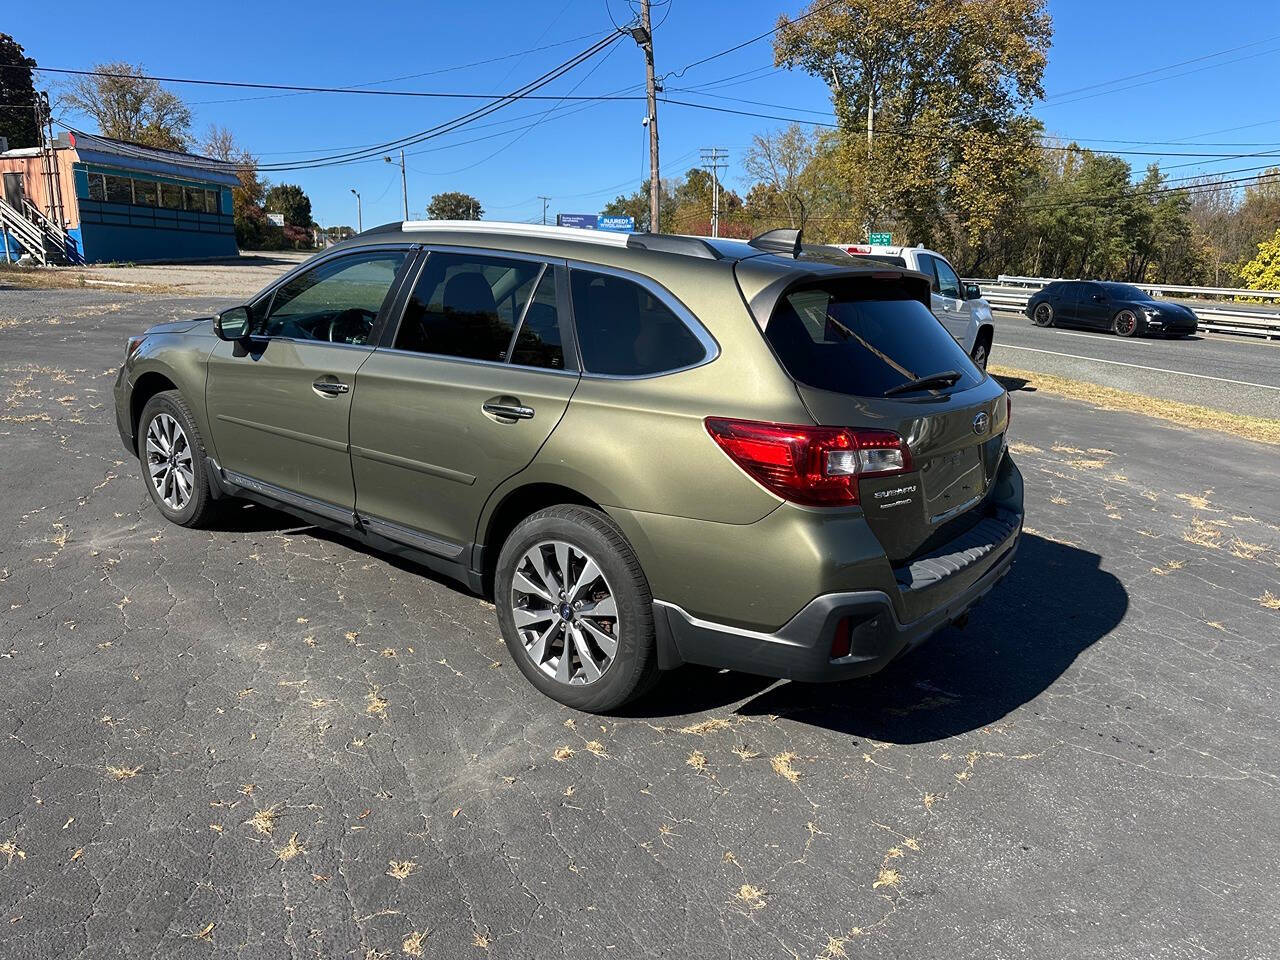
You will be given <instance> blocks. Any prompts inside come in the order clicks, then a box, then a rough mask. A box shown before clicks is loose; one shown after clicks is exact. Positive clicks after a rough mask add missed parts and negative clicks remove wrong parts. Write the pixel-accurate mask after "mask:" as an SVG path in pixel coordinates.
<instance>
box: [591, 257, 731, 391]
mask: <svg viewBox="0 0 1280 960" xmlns="http://www.w3.org/2000/svg"><path fill="white" fill-rule="evenodd" d="M570 276H571V281H570V288H571V291H572V294H573V317H574V321H575V323H576V325H577V331H578V344H579V346H580V347H581V349H582V365H583V367H584V368H585V369H586V371H587V372H588V373H598V374H605V375H608V376H621V377H644V376H653V375H655V374H659V373H668V372H670V371H672V370H680V369H682V368H684V367H691V366H693V365H694V364H696V363H700V362H702V361H703V360H704V359H706V356H707V351H706V348H705V347H704V346H703V345H702V342H701V341H700V340H699V339H698V338H697V337H696V336H695V335H694V333H693V331H692V330H690V329H689V328H688V327H687V326H685V324H684V322H683V321H682V320H681V319H680V318H679V317H677V316H676V315H675V313H673V312H672V310H671V308H670V307H668V306H667V305H666V304H664V303H663V302H662V301H661V300H659V299H658V298H657V297H656V296H654V295H653V294H652V293H650V292H649V291H648V290H646V289H645V288H644V287H642V286H641V285H640V284H638V283H635V282H633V281H631V280H626V279H624V278H622V277H615V276H612V275H610V274H605V273H594V272H592V271H590V270H574V271H572V273H571V275H570Z"/></svg>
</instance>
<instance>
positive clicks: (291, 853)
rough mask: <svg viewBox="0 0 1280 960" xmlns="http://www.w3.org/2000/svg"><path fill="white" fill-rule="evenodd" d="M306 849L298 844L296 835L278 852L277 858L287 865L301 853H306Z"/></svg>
mask: <svg viewBox="0 0 1280 960" xmlns="http://www.w3.org/2000/svg"><path fill="white" fill-rule="evenodd" d="M306 852H307V851H306V849H305V848H304V847H303V846H302V844H300V843H299V842H298V835H297V834H296V833H295V834H293V836H291V837H290V838H289V842H288V843H286V844H285V845H284V846H283V847H281V848H280V849H279V850H277V851H276V856H277V857H279V858H280V859H281V860H282V861H284V862H285V863H288V862H289V861H290V860H292V859H293V858H294V857H296V856H297V855H298V854H300V853H306Z"/></svg>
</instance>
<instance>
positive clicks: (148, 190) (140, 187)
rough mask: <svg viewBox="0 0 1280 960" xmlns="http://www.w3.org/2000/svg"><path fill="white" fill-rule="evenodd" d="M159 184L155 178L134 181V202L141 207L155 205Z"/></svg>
mask: <svg viewBox="0 0 1280 960" xmlns="http://www.w3.org/2000/svg"><path fill="white" fill-rule="evenodd" d="M158 186H159V184H157V183H156V182H155V181H154V180H135V181H133V202H134V203H136V204H138V206H141V207H154V206H155V205H156V196H157V187H158Z"/></svg>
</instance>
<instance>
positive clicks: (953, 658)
mask: <svg viewBox="0 0 1280 960" xmlns="http://www.w3.org/2000/svg"><path fill="white" fill-rule="evenodd" d="M224 303H225V301H211V300H198V299H174V298H164V297H156V296H151V295H142V294H131V293H119V292H114V291H113V292H103V291H95V290H67V291H21V290H0V449H2V450H3V456H2V457H0V494H2V497H0V516H2V517H3V525H4V529H5V530H6V531H7V536H5V537H4V539H3V542H0V613H2V614H3V619H2V621H0V622H2V624H3V626H2V627H0V727H2V730H0V955H2V956H4V957H14V958H27V957H31V958H45V957H58V958H72V957H94V958H98V957H166V958H169V957H182V958H185V957H196V958H209V957H215V958H222V957H227V958H231V957H235V958H258V957H263V958H279V957H299V958H302V957H324V958H338V957H343V958H346V957H351V958H357V960H372V958H377V957H403V956H427V957H449V958H454V957H477V958H482V957H488V956H492V957H501V958H524V957H539V958H544V957H565V958H598V957H603V956H610V955H616V956H619V957H622V956H644V957H680V958H693V957H726V956H731V957H752V958H764V957H778V958H791V957H801V958H811V957H820V958H828V960H829V958H838V957H845V956H849V957H853V956H864V955H865V956H868V957H912V958H929V957H937V958H948V960H952V958H958V957H983V958H990V957H999V958H1003V957H1011V958H1013V957H1026V958H1036V960H1043V958H1054V957H1064V958H1065V957H1072V958H1074V957H1108V958H1111V957H1114V958H1134V957H1148V956H1150V957H1157V956H1158V957H1162V958H1163V957H1170V958H1182V957H1201V956H1213V957H1231V958H1259V960H1262V958H1268V957H1274V956H1275V944H1276V943H1280V912H1278V911H1277V909H1276V903H1277V902H1278V901H1280V874H1278V873H1277V871H1276V869H1275V865H1276V863H1277V861H1280V830H1278V829H1277V824H1278V822H1280V818H1278V817H1277V814H1276V809H1277V802H1276V801H1277V798H1278V788H1280V745H1278V741H1277V737H1276V721H1277V714H1278V712H1280V702H1278V700H1280V698H1278V696H1277V689H1278V684H1277V680H1278V679H1280V655H1278V653H1277V640H1278V639H1280V629H1278V627H1280V609H1276V608H1280V598H1278V597H1277V594H1280V586H1278V585H1277V584H1278V581H1280V498H1278V497H1277V496H1276V492H1275V479H1276V463H1277V451H1276V450H1275V448H1268V447H1264V446H1260V445H1256V444H1252V443H1248V442H1245V441H1238V440H1235V439H1233V438H1230V437H1226V436H1221V435H1213V436H1203V435H1198V434H1193V433H1191V432H1189V431H1185V430H1182V429H1180V428H1178V427H1176V426H1171V425H1168V424H1163V423H1160V422H1157V421H1153V420H1147V419H1145V418H1143V417H1140V416H1137V415H1132V414H1126V413H1121V412H1098V411H1094V410H1090V409H1089V408H1087V407H1085V406H1083V405H1081V404H1078V403H1075V402H1073V401H1068V400H1063V399H1060V398H1055V397H1050V396H1044V395H1038V394H1036V393H1034V392H1028V391H1025V390H1020V391H1018V392H1017V393H1015V395H1014V419H1013V431H1012V434H1013V438H1014V451H1015V456H1016V457H1017V459H1018V462H1019V465H1020V466H1021V468H1022V470H1023V473H1024V475H1025V478H1026V488H1027V526H1028V531H1027V535H1026V537H1025V538H1024V541H1023V544H1022V547H1021V551H1020V555H1019V558H1018V560H1017V563H1016V564H1015V566H1014V570H1013V572H1012V573H1011V574H1010V576H1009V578H1008V579H1007V580H1006V581H1005V582H1004V584H1002V585H1001V586H1000V587H999V588H997V590H996V591H995V592H994V593H993V594H991V595H990V596H989V597H988V598H987V600H986V601H985V602H984V603H983V604H982V605H981V606H980V607H978V608H977V609H976V610H975V611H974V613H973V616H972V618H971V621H970V623H969V625H968V627H967V628H966V629H965V630H963V631H959V630H954V629H949V630H947V631H945V632H944V633H942V634H940V635H939V636H937V637H936V638H934V640H933V641H932V642H931V643H930V644H928V645H927V646H925V647H924V648H923V649H922V650H920V651H919V652H918V653H916V654H914V655H912V656H910V657H908V658H906V659H904V660H902V661H900V662H898V663H897V664H895V665H894V666H893V667H891V668H890V669H889V670H888V671H886V672H885V673H883V674H881V675H879V676H875V677H871V678H868V679H865V680H860V681H856V682H852V683H845V684H840V685H835V686H816V687H815V686H805V685H801V684H792V683H782V682H772V681H768V680H763V679H759V678H754V677H748V676H744V675H737V674H727V673H719V672H716V671H712V670H704V669H694V668H686V669H684V670H681V671H678V672H676V673H673V674H669V675H667V676H666V677H665V679H664V681H663V683H662V684H661V685H660V686H659V688H658V689H657V691H656V692H655V693H654V694H652V695H650V696H649V697H648V698H646V699H645V700H643V701H641V702H640V703H638V704H635V705H633V706H632V707H631V708H629V709H628V711H627V712H626V713H625V714H624V715H619V716H612V717H594V716H590V715H586V714H580V713H577V712H575V711H572V710H569V709H567V708H563V707H560V706H559V705H557V704H555V703H553V702H551V701H549V700H546V699H544V698H543V697H541V696H540V695H539V694H537V693H536V692H535V691H534V690H533V689H532V688H531V687H530V686H529V685H528V684H527V683H526V682H525V681H524V679H523V677H522V676H521V675H520V673H519V672H518V671H517V670H516V669H515V667H514V666H513V665H512V663H511V662H510V660H509V658H508V655H507V650H506V648H505V646H503V645H502V644H501V642H500V641H499V638H498V627H497V622H496V618H495V615H494V611H493V608H492V606H491V605H490V604H488V603H487V602H485V601H484V600H481V599H480V598H478V597H475V596H473V595H470V594H468V593H466V592H465V591H463V590H461V589H459V588H457V587H456V586H454V585H453V584H451V583H448V582H445V581H442V580H439V579H437V578H435V577H433V576H432V575H431V574H429V573H427V572H424V571H422V570H419V569H417V568H414V567H412V566H409V565H407V564H405V563H402V562H400V561H398V560H395V559H394V558H389V557H385V556H381V555H378V554H374V553H370V552H366V551H364V550H362V549H360V548H359V547H357V546H356V545H354V544H350V543H347V542H345V541H343V540H341V539H340V538H337V537H334V536H331V535H329V534H327V533H323V532H320V531H317V530H315V529H314V528H310V527H306V526H303V525H301V524H299V523H298V522H297V521H295V520H293V519H291V518H289V517H287V516H285V515H284V514H279V513H275V512H272V511H269V510H264V509H262V508H258V507H252V506H245V507H243V508H241V509H237V510H236V511H234V512H233V513H232V514H231V515H230V516H229V517H228V519H227V522H225V523H224V524H222V525H221V526H220V527H219V528H218V529H216V530H213V531H189V530H184V529H181V528H178V527H174V526H170V525H168V524H166V523H165V522H164V521H163V520H162V519H161V517H160V516H159V514H158V513H157V511H156V510H155V509H154V507H153V506H152V504H151V501H150V500H149V498H148V497H147V494H146V492H145V491H144V489H143V487H142V482H141V479H140V475H139V470H138V465H137V463H136V461H133V460H130V459H128V458H127V456H126V454H125V451H124V450H123V449H122V448H121V446H120V443H119V440H118V437H117V435H116V432H115V427H114V424H113V420H112V417H113V414H112V407H111V403H112V401H111V385H112V382H113V378H114V375H115V368H116V366H117V365H118V363H119V361H120V359H121V355H122V353H123V343H124V339H125V337H126V336H127V335H128V334H130V333H133V332H136V331H137V330H140V329H142V328H143V327H145V326H147V325H149V324H150V323H153V322H157V321H160V320H165V319H172V318H178V317H183V316H190V315H194V314H195V313H197V312H201V311H208V310H210V309H213V308H215V307H217V306H220V305H223V304H224Z"/></svg>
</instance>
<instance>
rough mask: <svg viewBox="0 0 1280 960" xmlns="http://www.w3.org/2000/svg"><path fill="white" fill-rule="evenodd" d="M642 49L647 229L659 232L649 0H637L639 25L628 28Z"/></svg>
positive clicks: (659, 193)
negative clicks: (646, 137) (647, 170)
mask: <svg viewBox="0 0 1280 960" xmlns="http://www.w3.org/2000/svg"><path fill="white" fill-rule="evenodd" d="M627 33H629V34H631V39H633V40H634V41H635V42H636V45H637V46H639V47H640V49H641V50H643V51H644V70H645V93H646V94H647V100H648V104H649V114H648V116H646V117H645V118H644V125H645V126H646V127H648V128H649V232H650V233H657V232H658V223H659V220H658V214H659V212H660V210H659V207H660V203H661V196H662V175H661V172H660V171H659V168H658V94H659V93H660V92H661V91H662V88H661V87H660V86H659V85H658V81H657V80H656V79H654V75H653V28H652V25H651V23H650V20H649V0H640V26H638V27H632V28H631V29H629V30H628V31H627Z"/></svg>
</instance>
